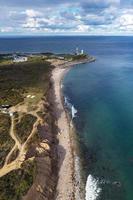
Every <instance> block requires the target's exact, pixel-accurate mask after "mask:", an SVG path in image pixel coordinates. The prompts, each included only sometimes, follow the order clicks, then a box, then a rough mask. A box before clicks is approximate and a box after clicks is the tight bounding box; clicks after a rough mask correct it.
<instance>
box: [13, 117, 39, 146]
mask: <svg viewBox="0 0 133 200" xmlns="http://www.w3.org/2000/svg"><path fill="white" fill-rule="evenodd" d="M35 121H36V117H34V116H33V115H31V114H26V115H24V116H22V118H21V121H20V122H19V123H17V124H16V134H17V135H18V136H19V138H20V139H21V141H22V143H23V142H25V141H26V139H27V138H28V136H29V135H30V133H31V131H32V128H33V124H34V123H35Z"/></svg>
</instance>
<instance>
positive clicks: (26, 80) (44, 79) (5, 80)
mask: <svg viewBox="0 0 133 200" xmlns="http://www.w3.org/2000/svg"><path fill="white" fill-rule="evenodd" d="M50 70H51V67H50V64H49V63H48V62H44V61H43V60H39V61H34V62H30V61H29V62H26V63H17V64H11V65H4V66H0V85H1V88H0V96H1V98H0V105H1V104H11V105H16V104H18V103H20V102H23V101H24V94H25V93H26V92H30V90H31V91H32V90H34V91H36V92H37V91H38V90H40V91H41V92H42V91H43V92H44V94H45V92H46V90H47V87H48V84H49V71H50Z"/></svg>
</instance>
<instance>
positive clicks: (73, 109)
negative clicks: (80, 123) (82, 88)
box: [71, 105, 78, 119]
mask: <svg viewBox="0 0 133 200" xmlns="http://www.w3.org/2000/svg"><path fill="white" fill-rule="evenodd" d="M71 112H72V119H73V118H74V117H76V114H77V112H78V111H77V110H76V108H74V106H73V105H72V108H71Z"/></svg>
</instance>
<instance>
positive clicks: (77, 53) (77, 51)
mask: <svg viewBox="0 0 133 200" xmlns="http://www.w3.org/2000/svg"><path fill="white" fill-rule="evenodd" d="M76 55H79V48H78V47H77V48H76Z"/></svg>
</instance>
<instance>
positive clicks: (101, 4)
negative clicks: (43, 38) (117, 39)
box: [0, 0, 133, 35]
mask: <svg viewBox="0 0 133 200" xmlns="http://www.w3.org/2000/svg"><path fill="white" fill-rule="evenodd" d="M0 35H133V0H78V1H77V0H0Z"/></svg>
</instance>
